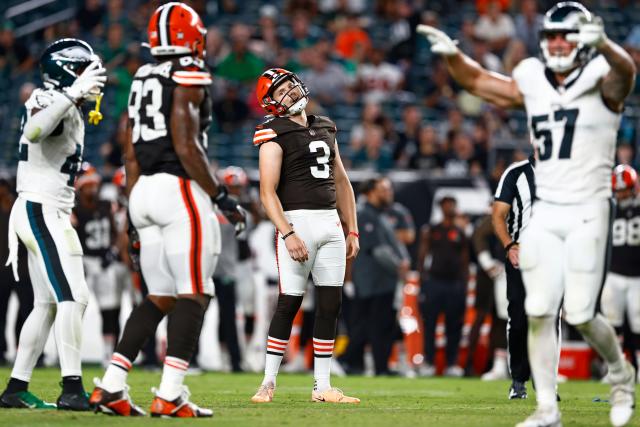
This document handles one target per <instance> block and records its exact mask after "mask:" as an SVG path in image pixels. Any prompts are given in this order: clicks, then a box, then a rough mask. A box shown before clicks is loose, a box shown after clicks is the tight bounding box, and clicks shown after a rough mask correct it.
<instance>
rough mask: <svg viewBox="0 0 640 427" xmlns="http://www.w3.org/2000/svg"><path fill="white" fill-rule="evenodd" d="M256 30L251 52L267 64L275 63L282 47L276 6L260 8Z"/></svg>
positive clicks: (268, 5) (269, 5)
mask: <svg viewBox="0 0 640 427" xmlns="http://www.w3.org/2000/svg"><path fill="white" fill-rule="evenodd" d="M256 30H257V31H256V32H255V33H254V38H253V40H252V42H251V50H252V51H253V52H255V53H256V54H257V55H258V56H260V57H261V58H262V59H263V60H264V61H265V62H267V63H273V61H274V60H275V59H276V57H277V56H278V52H279V51H280V46H281V40H280V34H279V32H278V9H277V8H276V7H275V6H274V5H271V4H265V5H263V6H262V7H260V19H259V20H258V27H257V29H256ZM207 37H208V35H207Z"/></svg>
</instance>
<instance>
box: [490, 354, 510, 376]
mask: <svg viewBox="0 0 640 427" xmlns="http://www.w3.org/2000/svg"><path fill="white" fill-rule="evenodd" d="M493 371H497V372H506V373H508V372H509V368H508V367H507V350H505V349H504V348H497V349H496V350H495V351H494V352H493Z"/></svg>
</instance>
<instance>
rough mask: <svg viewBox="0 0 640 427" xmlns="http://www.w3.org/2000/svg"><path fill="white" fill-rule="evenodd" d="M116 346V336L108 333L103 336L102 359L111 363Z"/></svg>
mask: <svg viewBox="0 0 640 427" xmlns="http://www.w3.org/2000/svg"><path fill="white" fill-rule="evenodd" d="M115 347H116V336H115V335H113V334H107V335H103V336H102V360H103V361H104V362H105V363H107V364H108V363H111V355H112V354H113V352H114V350H115Z"/></svg>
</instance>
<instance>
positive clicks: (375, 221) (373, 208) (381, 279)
mask: <svg viewBox="0 0 640 427" xmlns="http://www.w3.org/2000/svg"><path fill="white" fill-rule="evenodd" d="M362 193H363V194H364V195H365V197H366V202H365V203H364V205H363V206H361V208H360V209H359V210H358V224H359V229H360V254H359V255H358V257H357V258H356V259H355V261H354V262H353V271H352V280H353V284H354V286H355V297H354V298H353V300H351V317H352V319H353V322H351V324H352V325H353V329H352V330H351V331H349V346H348V347H347V351H346V353H345V355H344V357H343V358H342V359H341V361H342V362H343V363H345V365H346V368H347V371H348V372H349V371H352V372H353V370H356V371H360V372H361V371H362V368H363V366H362V355H363V353H364V348H365V345H366V344H367V343H369V344H371V350H372V352H373V359H374V364H375V373H376V375H385V374H388V373H389V368H388V360H389V355H390V353H391V343H392V340H393V335H392V332H393V330H394V321H395V318H394V311H393V300H394V294H395V290H396V286H397V283H398V281H399V280H402V279H403V278H404V276H405V275H406V273H407V271H408V269H409V260H408V258H406V256H405V253H406V251H404V249H403V247H402V246H401V243H400V242H399V241H398V240H397V238H396V235H395V232H394V230H393V227H392V225H391V224H390V223H389V221H388V219H387V217H386V215H385V214H384V211H385V210H386V209H387V208H388V207H390V206H391V204H392V202H393V198H392V196H393V192H392V189H391V181H389V179H387V178H381V177H376V178H372V179H369V180H367V181H365V182H364V183H363V191H362Z"/></svg>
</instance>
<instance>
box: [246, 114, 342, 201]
mask: <svg viewBox="0 0 640 427" xmlns="http://www.w3.org/2000/svg"><path fill="white" fill-rule="evenodd" d="M307 120H308V126H307V127H305V126H301V125H299V124H298V123H296V122H294V121H292V120H290V119H288V118H284V117H274V118H271V119H269V120H267V121H266V122H264V123H262V124H260V125H258V126H256V132H255V135H254V137H253V143H254V145H257V146H261V145H262V144H264V143H265V142H268V141H273V142H275V143H276V144H278V145H279V146H280V147H281V148H282V166H281V167H280V182H279V183H278V188H277V190H276V193H277V195H278V198H279V199H280V202H281V203H282V208H283V209H284V210H285V211H291V210H295V209H335V208H336V187H335V182H334V179H333V161H334V159H335V155H336V125H335V124H334V123H333V122H332V121H331V120H330V119H329V118H327V117H323V116H313V115H310V116H308V118H307Z"/></svg>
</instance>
